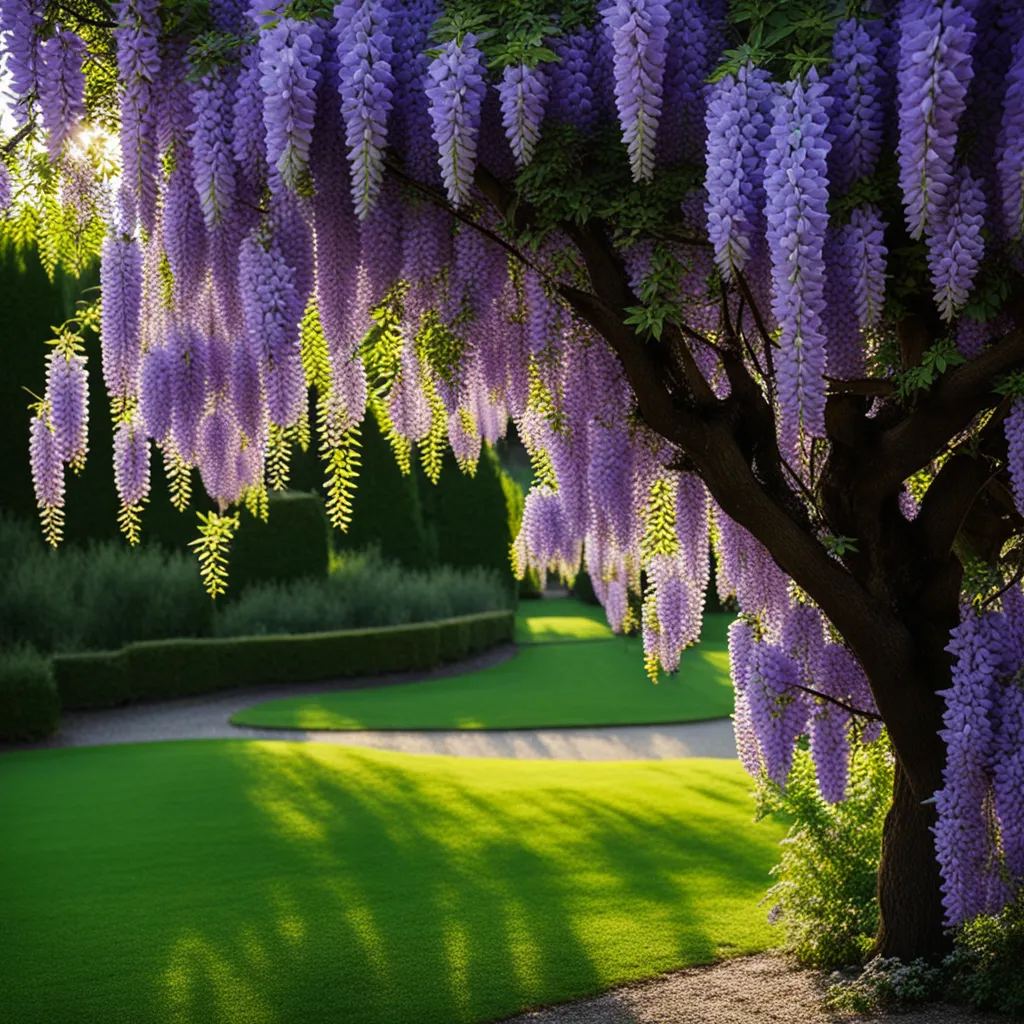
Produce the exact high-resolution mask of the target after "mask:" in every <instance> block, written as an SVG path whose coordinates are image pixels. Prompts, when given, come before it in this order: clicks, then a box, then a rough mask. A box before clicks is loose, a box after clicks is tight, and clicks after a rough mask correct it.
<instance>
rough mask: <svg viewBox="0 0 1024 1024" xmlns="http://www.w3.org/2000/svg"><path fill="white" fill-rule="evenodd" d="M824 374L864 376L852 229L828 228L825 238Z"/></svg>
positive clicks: (848, 226)
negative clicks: (856, 303)
mask: <svg viewBox="0 0 1024 1024" xmlns="http://www.w3.org/2000/svg"><path fill="white" fill-rule="evenodd" d="M823 252H824V258H825V309H824V324H825V337H826V359H825V365H826V372H827V373H828V375H829V377H838V378H847V379H852V378H857V377H863V376H864V346H863V344H862V342H861V332H860V323H859V321H858V317H857V310H856V306H855V302H856V298H857V292H856V289H857V284H858V280H859V275H858V271H859V270H860V267H859V266H858V263H857V256H858V246H857V233H856V232H855V229H854V228H853V227H852V226H851V225H849V224H844V225H843V226H842V227H839V228H836V227H833V226H832V225H829V228H828V233H827V234H826V236H825V248H824V250H823Z"/></svg>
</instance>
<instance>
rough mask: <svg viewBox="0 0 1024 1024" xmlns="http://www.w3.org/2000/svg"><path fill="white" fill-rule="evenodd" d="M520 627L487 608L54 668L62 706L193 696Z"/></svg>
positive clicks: (349, 672) (153, 646)
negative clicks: (456, 615)
mask: <svg viewBox="0 0 1024 1024" xmlns="http://www.w3.org/2000/svg"><path fill="white" fill-rule="evenodd" d="M514 633H515V613H514V612H511V611H499V612H483V613H481V614H478V615H464V616H461V617H459V618H455V619H441V620H438V621H434V622H416V623H411V624H409V625H405V626H384V627H381V628H379V629H351V630H343V631H340V632H337V633H302V634H280V635H274V636H243V637H218V638H215V639H199V640H196V639H181V640H149V641H145V642H142V643H135V644H129V645H128V646H126V647H123V648H122V649H121V650H120V651H110V652H107V651H100V652H93V653H88V654H60V655H56V656H55V657H54V658H53V675H54V679H55V681H56V684H57V690H58V692H59V693H60V698H61V704H62V706H63V708H64V709H65V710H69V711H72V710H80V709H85V708H108V707H116V706H117V705H119V704H126V703H129V702H130V701H136V700H164V699H168V698H173V697H189V696H194V695H196V694H200V693H212V692H214V691H216V690H230V689H236V688H240V687H243V686H266V685H271V684H275V683H315V682H321V681H323V680H325V679H336V678H342V677H344V676H363V675H366V676H371V675H382V674H384V673H388V672H418V671H425V670H427V669H432V668H435V667H436V666H438V665H441V664H444V663H445V662H450V661H458V660H459V659H460V658H465V657H466V656H468V655H470V654H475V653H477V652H479V651H483V650H486V649H487V648H489V647H493V646H495V645H496V644H499V643H501V642H503V641H511V640H512V638H513V635H514Z"/></svg>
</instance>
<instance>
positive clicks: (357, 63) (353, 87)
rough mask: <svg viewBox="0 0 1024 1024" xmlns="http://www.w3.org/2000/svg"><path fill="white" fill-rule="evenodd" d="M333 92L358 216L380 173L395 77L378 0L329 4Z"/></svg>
mask: <svg viewBox="0 0 1024 1024" xmlns="http://www.w3.org/2000/svg"><path fill="white" fill-rule="evenodd" d="M334 18H335V32H336V35H337V37H338V65H339V67H338V91H339V93H340V95H341V116H342V119H343V121H344V123H345V143H346V145H347V146H348V159H349V163H350V165H351V169H352V200H353V202H354V203H355V208H356V213H357V214H358V215H359V217H360V219H362V218H365V217H366V215H367V214H368V213H369V212H370V210H371V209H372V208H373V205H374V203H376V201H377V196H378V194H379V193H380V185H381V181H382V180H383V177H384V148H385V146H386V145H387V139H388V114H389V113H390V112H391V100H392V90H393V89H394V85H395V79H394V75H393V74H392V72H391V66H392V60H393V59H394V57H393V54H392V50H391V36H390V35H389V24H388V22H389V8H388V5H387V4H386V3H384V2H383V0H342V2H341V3H339V4H338V5H337V6H336V7H335V8H334Z"/></svg>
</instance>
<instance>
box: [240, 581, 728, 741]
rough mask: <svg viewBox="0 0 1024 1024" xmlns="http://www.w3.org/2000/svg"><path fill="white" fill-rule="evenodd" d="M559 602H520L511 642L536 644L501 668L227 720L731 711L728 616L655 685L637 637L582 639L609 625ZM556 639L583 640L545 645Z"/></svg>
mask: <svg viewBox="0 0 1024 1024" xmlns="http://www.w3.org/2000/svg"><path fill="white" fill-rule="evenodd" d="M561 604H562V602H560V601H536V602H531V603H530V605H528V606H526V611H525V612H524V611H521V612H520V615H519V617H518V621H517V636H518V637H522V636H524V635H527V634H529V635H532V636H535V637H540V638H541V642H534V643H530V644H527V645H526V646H523V647H521V648H520V649H519V650H518V651H517V652H516V654H515V656H514V657H513V658H512V659H511V660H509V661H506V662H503V663H502V664H500V665H494V666H492V667H491V668H486V669H483V670H481V671H479V672H470V673H466V674H464V675H458V676H451V677H449V678H447V679H435V680H430V681H428V682H422V683H405V684H402V685H399V686H386V687H379V688H373V689H365V690H341V691H335V692H333V693H320V694H315V695H308V696H296V697H284V698H281V699H279V700H272V701H265V702H264V703H262V704H257V705H255V706H254V707H251V708H246V709H245V710H244V711H240V712H238V713H237V714H236V715H234V717H233V718H232V719H231V720H232V722H234V723H236V724H237V725H251V726H261V727H263V728H271V729H274V728H277V729H536V728H545V727H548V728H553V727H569V726H592V725H593V726H598V725H644V724H658V723H665V722H692V721H699V720H703V719H708V718H722V717H724V716H727V715H731V714H732V710H733V689H732V684H731V682H730V680H729V651H728V646H727V642H726V641H727V638H726V630H727V629H728V626H729V623H730V622H731V621H732V616H729V615H708V616H706V617H705V621H704V633H703V639H702V641H701V643H700V644H699V645H698V646H697V647H694V648H691V649H690V650H688V651H686V652H685V653H684V654H683V657H682V660H681V662H680V665H679V671H678V672H677V673H675V674H673V675H671V676H665V675H663V676H662V678H661V681H660V682H659V683H658V684H657V685H655V684H653V683H652V682H651V681H650V679H648V677H647V675H646V673H645V672H644V663H643V644H642V641H641V640H640V639H639V638H638V637H616V636H613V635H612V634H611V633H610V632H609V633H608V636H609V639H605V640H600V639H597V640H595V639H593V638H590V637H588V636H583V637H580V636H579V635H578V634H579V632H583V633H587V632H588V631H590V630H592V629H599V628H603V629H604V630H605V631H607V626H602V623H601V622H598V621H595V619H594V618H592V617H585V616H584V615H582V614H577V610H576V609H568V610H569V611H570V614H568V615H559V614H557V612H559V611H561V610H563V609H560V608H559V607H558V606H559V605H561ZM565 604H569V602H565ZM535 605H539V606H540V608H538V609H536V610H535V609H534V606H535ZM580 607H581V608H585V609H587V606H586V605H580ZM587 610H588V611H590V609H587ZM599 611H600V610H599V609H598V612H599ZM580 623H583V624H585V625H580ZM558 630H561V631H562V632H561V633H560V634H559V632H558ZM554 638H558V639H570V640H577V641H578V640H587V641H588V642H572V643H555V642H551V641H552V640H553V639H554Z"/></svg>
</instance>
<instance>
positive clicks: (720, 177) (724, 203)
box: [705, 65, 771, 279]
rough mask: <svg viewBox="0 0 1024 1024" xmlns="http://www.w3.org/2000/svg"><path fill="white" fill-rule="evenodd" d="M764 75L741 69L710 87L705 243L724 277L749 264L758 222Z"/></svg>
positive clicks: (765, 117)
mask: <svg viewBox="0 0 1024 1024" xmlns="http://www.w3.org/2000/svg"><path fill="white" fill-rule="evenodd" d="M770 115H771V85H770V80H769V76H768V74H767V72H765V71H762V70H760V69H758V68H754V67H752V66H749V65H748V66H747V67H743V68H740V70H739V73H738V74H737V76H736V78H735V79H734V78H733V77H732V76H731V75H728V76H726V77H725V78H724V79H722V81H720V82H718V83H716V84H715V85H714V86H712V88H711V93H710V98H709V100H708V111H707V129H708V142H707V165H708V171H707V178H706V180H705V185H706V187H707V193H708V202H707V215H708V238H709V239H710V241H711V244H712V245H713V246H714V247H715V263H717V264H718V267H719V269H720V270H721V271H722V273H723V274H725V275H726V277H728V278H730V279H731V278H732V277H733V275H734V273H735V272H736V271H740V270H742V269H743V268H744V267H745V266H746V264H747V261H748V260H749V259H750V245H751V240H752V238H753V236H754V235H755V234H756V233H757V231H758V229H759V228H760V225H761V223H762V217H763V214H762V209H763V207H764V187H763V171H762V164H761V154H760V152H759V149H760V147H761V146H763V144H764V142H765V139H766V138H767V137H768V133H769V131H770V130H771V116H770Z"/></svg>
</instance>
